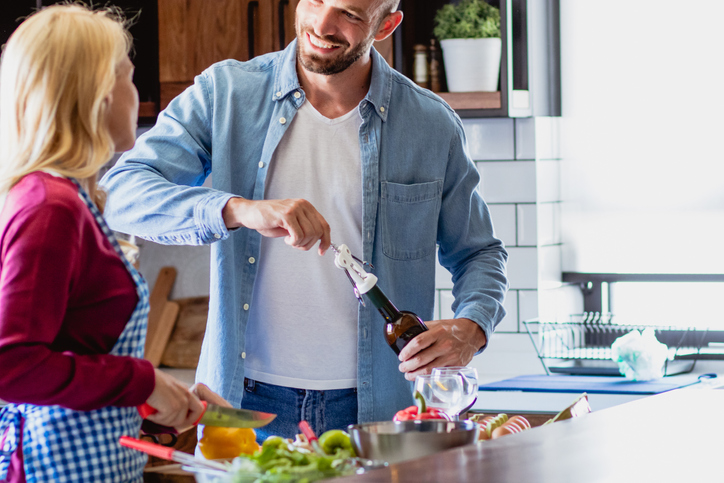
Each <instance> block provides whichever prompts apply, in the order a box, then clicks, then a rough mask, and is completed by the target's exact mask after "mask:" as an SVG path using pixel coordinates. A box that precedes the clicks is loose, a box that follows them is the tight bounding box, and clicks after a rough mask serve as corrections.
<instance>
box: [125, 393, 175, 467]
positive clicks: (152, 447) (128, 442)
mask: <svg viewBox="0 0 724 483" xmlns="http://www.w3.org/2000/svg"><path fill="white" fill-rule="evenodd" d="M149 407H150V406H149ZM151 409H153V408H151ZM120 443H121V446H125V447H127V448H131V449H135V450H138V451H142V452H144V453H146V454H150V455H151V456H155V457H157V458H161V459H165V460H169V461H173V453H174V452H175V451H176V450H174V449H173V448H168V447H166V446H161V445H160V444H156V443H151V442H150V441H142V440H140V439H136V438H131V437H130V436H121V439H120Z"/></svg>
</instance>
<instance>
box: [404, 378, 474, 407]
mask: <svg viewBox="0 0 724 483" xmlns="http://www.w3.org/2000/svg"><path fill="white" fill-rule="evenodd" d="M461 384H462V381H461V380H460V378H459V377H456V376H449V375H448V376H445V377H440V378H437V379H436V380H435V381H433V377H432V374H426V375H422V376H417V377H416V378H415V385H414V391H417V392H419V393H420V394H421V395H422V397H423V398H424V399H425V405H427V406H428V407H431V408H435V409H439V410H441V411H443V412H444V413H445V414H449V410H450V407H451V404H455V405H457V401H456V400H454V398H455V397H457V396H456V395H455V394H454V392H455V391H458V394H460V392H461V391H462V385H461ZM440 386H442V387H444V388H446V389H448V390H447V391H442V390H441V389H440ZM445 392H447V394H446V393H445ZM413 393H414V392H413Z"/></svg>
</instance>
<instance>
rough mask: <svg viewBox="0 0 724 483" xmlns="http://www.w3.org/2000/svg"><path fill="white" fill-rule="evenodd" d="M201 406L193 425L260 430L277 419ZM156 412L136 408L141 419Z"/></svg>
mask: <svg viewBox="0 0 724 483" xmlns="http://www.w3.org/2000/svg"><path fill="white" fill-rule="evenodd" d="M201 404H203V405H204V412H203V413H202V414H201V417H200V418H199V420H198V421H196V422H195V423H194V425H197V424H203V425H206V426H220V427H222V428H261V427H262V426H266V425H267V424H269V423H271V422H272V420H273V419H274V418H276V417H277V415H276V414H272V413H264V412H261V411H253V410H251V409H235V408H226V407H223V406H219V405H217V404H209V403H207V402H206V401H201ZM157 412H158V411H157V410H156V408H154V407H152V406H151V405H149V404H148V403H143V404H141V405H140V406H138V413H139V414H140V415H141V417H142V418H143V419H146V418H147V417H148V416H150V415H151V414H154V413H157Z"/></svg>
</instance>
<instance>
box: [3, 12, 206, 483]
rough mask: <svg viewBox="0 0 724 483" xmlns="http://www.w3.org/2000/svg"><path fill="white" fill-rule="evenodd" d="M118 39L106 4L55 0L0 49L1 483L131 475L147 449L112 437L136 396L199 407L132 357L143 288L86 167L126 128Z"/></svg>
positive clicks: (177, 409) (142, 313) (129, 422)
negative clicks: (124, 444) (92, 6)
mask: <svg viewBox="0 0 724 483" xmlns="http://www.w3.org/2000/svg"><path fill="white" fill-rule="evenodd" d="M130 39H131V38H130V36H129V34H128V32H127V31H126V29H125V28H124V25H123V22H122V20H121V19H120V18H119V17H118V16H117V15H116V14H114V13H113V12H111V11H109V10H98V11H91V10H89V9H88V8H86V7H84V6H80V5H59V6H52V7H48V8H46V9H44V10H42V11H40V12H38V13H36V14H34V15H32V16H30V17H29V18H28V19H27V20H25V21H24V22H23V23H22V24H21V25H20V26H19V27H18V29H17V30H16V31H15V32H14V33H13V35H12V36H11V38H10V39H9V41H8V43H7V44H6V46H5V50H4V51H3V55H2V65H1V66H0V200H1V201H0V205H1V206H2V210H1V211H0V368H2V369H1V370H0V399H3V400H5V401H7V402H10V403H11V404H9V405H8V406H6V407H5V408H4V409H3V410H2V413H0V416H1V417H0V450H1V451H0V481H12V482H19V481H29V482H30V481H71V480H72V481H79V480H80V481H104V482H106V481H142V469H143V466H144V464H145V461H146V457H145V455H143V454H141V453H139V452H136V451H134V450H130V449H126V448H122V447H121V446H120V445H119V444H118V440H119V438H120V436H122V435H130V436H137V435H138V433H139V429H140V427H141V418H140V417H139V415H138V411H137V409H136V407H137V406H138V405H140V404H142V403H144V402H148V403H149V404H150V405H151V406H153V407H154V408H156V409H158V412H157V413H156V414H155V415H153V416H151V417H150V418H149V419H150V420H152V421H153V422H155V423H158V424H161V425H165V426H172V427H176V428H184V427H189V426H191V424H193V422H194V421H196V420H197V419H198V417H199V416H200V415H201V413H202V411H203V409H202V406H201V403H200V401H199V399H198V398H197V397H196V396H195V395H194V394H192V393H191V392H190V391H189V389H188V388H186V387H185V386H184V385H183V384H182V383H180V382H178V381H176V380H175V379H173V378H171V377H170V376H168V375H165V374H164V373H162V372H160V371H158V370H155V369H154V368H153V366H152V365H151V364H150V363H149V362H147V361H144V360H142V359H141V358H142V356H143V346H144V340H145V334H146V320H147V314H148V288H147V286H146V283H145V282H144V281H143V279H142V278H141V276H140V275H139V274H138V272H137V271H136V270H135V269H134V268H133V266H132V265H131V264H130V263H129V262H128V261H127V260H126V259H125V258H124V257H123V255H122V252H121V249H120V247H119V245H118V243H117V242H116V240H115V238H114V237H113V234H112V233H111V232H110V231H109V229H108V227H107V226H106V224H105V221H104V220H103V217H102V215H101V212H100V211H101V210H102V206H103V203H102V196H101V195H102V193H101V192H100V191H99V190H97V189H96V174H97V172H98V170H99V169H100V168H101V166H102V165H103V164H105V163H106V162H107V161H108V159H109V158H110V157H111V154H112V152H113V151H123V150H127V149H130V148H131V147H132V146H133V144H134V142H135V131H136V123H137V111H138V92H137V91H136V88H135V86H134V85H133V82H132V78H133V64H132V63H131V61H130V59H129V57H128V53H129V50H130V47H131V40H130ZM204 389H206V388H204ZM214 396H216V395H213V394H212V395H211V397H212V398H213V397H214Z"/></svg>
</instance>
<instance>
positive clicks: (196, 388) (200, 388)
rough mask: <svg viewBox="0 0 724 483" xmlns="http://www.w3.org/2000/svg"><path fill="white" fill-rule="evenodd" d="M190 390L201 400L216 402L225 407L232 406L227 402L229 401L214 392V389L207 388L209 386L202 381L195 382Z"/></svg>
mask: <svg viewBox="0 0 724 483" xmlns="http://www.w3.org/2000/svg"><path fill="white" fill-rule="evenodd" d="M191 392H192V393H194V394H195V395H196V396H197V397H198V398H199V399H201V400H202V401H206V402H209V403H211V404H216V405H217V406H222V407H225V408H231V407H233V406H232V405H231V403H229V401H227V400H226V399H224V398H223V397H221V396H219V395H218V394H216V393H215V392H214V391H212V390H211V389H209V386H207V385H206V384H204V383H202V382H197V383H196V384H194V385H193V386H191Z"/></svg>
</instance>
